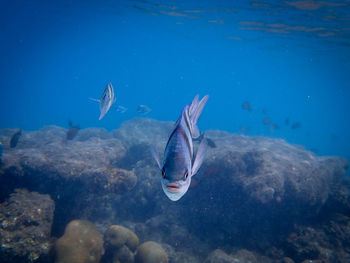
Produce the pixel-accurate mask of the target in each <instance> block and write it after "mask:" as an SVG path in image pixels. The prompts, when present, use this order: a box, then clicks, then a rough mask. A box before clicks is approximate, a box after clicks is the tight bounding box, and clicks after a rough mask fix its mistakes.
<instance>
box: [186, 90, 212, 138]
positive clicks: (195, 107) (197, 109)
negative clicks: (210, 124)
mask: <svg viewBox="0 0 350 263" xmlns="http://www.w3.org/2000/svg"><path fill="white" fill-rule="evenodd" d="M198 97H199V96H198V95H196V96H195V97H194V99H193V101H192V102H191V104H190V105H189V108H188V116H189V119H190V122H191V133H192V138H194V139H195V138H198V137H199V136H200V132H199V130H198V127H197V121H198V119H199V117H200V115H201V113H202V110H203V108H204V106H205V104H206V102H207V101H208V99H209V95H205V96H204V97H203V98H202V99H201V100H200V101H199V102H198Z"/></svg>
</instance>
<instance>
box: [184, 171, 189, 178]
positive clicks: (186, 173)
mask: <svg viewBox="0 0 350 263" xmlns="http://www.w3.org/2000/svg"><path fill="white" fill-rule="evenodd" d="M184 177H185V179H187V177H188V171H186V172H185V175H184Z"/></svg>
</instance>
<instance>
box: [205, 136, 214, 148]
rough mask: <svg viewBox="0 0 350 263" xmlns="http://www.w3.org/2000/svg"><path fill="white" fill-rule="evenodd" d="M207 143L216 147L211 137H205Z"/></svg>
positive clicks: (211, 146)
mask: <svg viewBox="0 0 350 263" xmlns="http://www.w3.org/2000/svg"><path fill="white" fill-rule="evenodd" d="M207 144H208V146H209V147H210V148H216V144H215V142H214V141H213V140H212V139H209V138H207Z"/></svg>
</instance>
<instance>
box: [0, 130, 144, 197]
mask: <svg viewBox="0 0 350 263" xmlns="http://www.w3.org/2000/svg"><path fill="white" fill-rule="evenodd" d="M86 130H89V129H86ZM86 130H82V132H81V134H80V135H78V136H77V138H76V139H74V140H72V141H66V140H65V129H63V128H59V127H56V126H49V127H45V128H43V129H40V130H39V131H37V132H24V133H23V135H22V137H21V141H20V142H19V143H18V145H17V147H16V148H15V149H6V148H4V151H5V153H4V155H3V158H2V159H3V162H2V163H3V165H2V167H1V174H8V176H12V177H15V176H17V177H24V178H22V179H24V180H25V179H26V178H27V177H29V179H28V180H31V181H32V180H34V181H36V180H38V181H39V180H40V181H41V182H42V180H45V181H48V180H51V181H53V180H56V181H60V182H63V181H68V182H69V183H75V182H79V183H81V184H85V185H86V186H87V188H88V189H91V190H92V191H94V192H96V191H106V190H110V191H111V192H115V193H124V192H126V191H129V190H130V189H132V188H133V187H134V186H135V184H136V181H137V179H136V177H135V175H134V174H133V173H132V172H131V171H125V170H120V169H118V168H117V167H116V166H115V164H116V163H118V161H119V160H121V159H122V158H123V157H124V155H125V148H124V147H123V146H122V144H121V142H120V141H119V140H117V139H112V138H110V139H108V138H107V137H108V136H106V135H105V134H104V132H103V131H104V130H103V129H101V130H102V131H101V132H100V133H98V132H97V129H96V128H94V129H91V135H90V137H89V136H88V134H89V131H86ZM3 134H6V133H5V132H2V133H1V136H0V137H4V135H3ZM101 134H102V135H101ZM98 135H100V136H101V137H102V138H101V137H96V136H98ZM80 136H81V137H80ZM80 139H81V141H80ZM4 141H6V139H4ZM38 177H40V178H38Z"/></svg>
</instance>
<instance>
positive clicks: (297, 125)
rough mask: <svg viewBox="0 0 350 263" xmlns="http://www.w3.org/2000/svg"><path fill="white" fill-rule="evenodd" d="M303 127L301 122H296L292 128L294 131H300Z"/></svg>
mask: <svg viewBox="0 0 350 263" xmlns="http://www.w3.org/2000/svg"><path fill="white" fill-rule="evenodd" d="M300 127H301V123H300V122H294V123H293V124H292V125H291V128H292V130H295V129H298V128H300Z"/></svg>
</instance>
